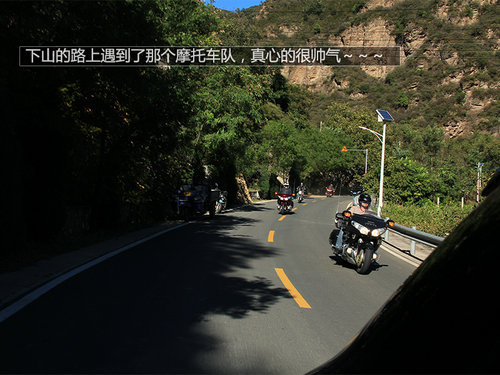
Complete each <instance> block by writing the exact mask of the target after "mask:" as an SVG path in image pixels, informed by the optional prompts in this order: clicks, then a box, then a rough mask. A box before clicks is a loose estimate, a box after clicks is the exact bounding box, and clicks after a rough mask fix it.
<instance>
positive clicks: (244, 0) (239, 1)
mask: <svg viewBox="0 0 500 375" xmlns="http://www.w3.org/2000/svg"><path fill="white" fill-rule="evenodd" d="M205 2H206V3H209V0H205ZM261 3H262V0H215V2H214V5H215V7H216V8H220V9H225V10H230V11H232V12H234V11H235V10H236V8H240V9H245V8H249V7H253V6H254V5H260V4H261Z"/></svg>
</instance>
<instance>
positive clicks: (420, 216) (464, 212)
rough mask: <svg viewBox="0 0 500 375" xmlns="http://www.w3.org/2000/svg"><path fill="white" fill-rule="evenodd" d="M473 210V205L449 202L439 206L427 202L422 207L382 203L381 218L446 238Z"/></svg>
mask: <svg viewBox="0 0 500 375" xmlns="http://www.w3.org/2000/svg"><path fill="white" fill-rule="evenodd" d="M474 208H475V205H473V204H466V205H465V206H464V208H463V209H462V207H461V204H460V203H457V202H450V203H444V204H440V205H439V207H438V205H437V204H436V203H433V202H427V203H425V204H423V205H415V204H405V205H398V204H394V203H390V202H386V203H384V207H383V212H382V217H390V218H391V219H392V220H394V221H395V222H396V223H398V224H401V225H404V226H406V227H412V226H415V227H416V228H417V229H418V230H420V231H423V232H426V233H431V234H434V235H436V236H440V237H446V236H447V235H448V234H449V233H451V231H452V230H453V229H455V227H456V226H457V225H458V224H459V223H460V222H461V221H462V220H463V219H464V218H465V217H467V216H468V215H469V214H470V213H471V212H472V210H473V209H474Z"/></svg>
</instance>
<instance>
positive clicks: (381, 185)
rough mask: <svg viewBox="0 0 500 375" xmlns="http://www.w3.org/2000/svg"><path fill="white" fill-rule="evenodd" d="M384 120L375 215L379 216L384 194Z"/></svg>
mask: <svg viewBox="0 0 500 375" xmlns="http://www.w3.org/2000/svg"><path fill="white" fill-rule="evenodd" d="M385 128H386V125H385V122H384V130H383V132H382V156H381V158H380V186H379V189H378V191H379V197H378V208H377V215H378V216H380V214H381V212H382V205H383V196H384V162H385Z"/></svg>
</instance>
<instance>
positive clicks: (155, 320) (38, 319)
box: [0, 206, 291, 373]
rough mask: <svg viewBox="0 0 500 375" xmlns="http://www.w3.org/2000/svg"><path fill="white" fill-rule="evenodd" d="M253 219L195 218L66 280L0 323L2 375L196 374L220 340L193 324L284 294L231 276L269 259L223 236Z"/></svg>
mask: <svg viewBox="0 0 500 375" xmlns="http://www.w3.org/2000/svg"><path fill="white" fill-rule="evenodd" d="M245 209H247V208H245ZM248 209H251V210H267V209H266V208H265V207H254V206H250V207H248ZM254 223H255V222H254V221H253V220H251V219H242V218H236V217H232V216H230V215H227V216H226V215H221V216H219V217H217V218H216V220H213V221H211V222H208V221H207V222H205V221H200V222H196V223H193V224H190V225H187V226H185V227H183V228H180V229H178V230H175V231H172V232H169V233H167V234H165V235H163V236H160V237H158V238H156V239H154V240H152V241H149V242H147V243H144V244H142V245H139V246H137V247H136V248H134V249H132V250H129V251H127V252H124V253H122V254H120V255H118V256H116V257H113V258H111V259H109V260H107V261H105V262H103V263H101V264H99V265H97V266H95V267H93V268H91V269H89V270H87V271H85V272H84V273H81V274H79V275H77V276H75V277H73V278H72V279H70V280H68V281H66V282H64V283H63V284H61V285H60V286H58V287H57V288H55V289H53V290H52V291H50V292H49V293H47V294H46V295H45V296H44V297H43V298H41V299H39V300H37V301H35V302H33V303H32V304H30V305H28V306H27V307H26V308H25V309H23V310H21V311H20V312H19V313H17V314H16V315H14V316H13V317H11V318H9V319H8V320H7V321H5V322H4V323H2V324H1V325H0V337H2V340H1V343H0V351H1V352H2V365H1V368H0V372H7V373H49V372H50V373H63V372H64V373H75V372H78V373H200V372H204V368H203V367H202V365H200V364H199V363H197V360H196V359H197V357H198V356H199V355H200V353H206V352H210V351H213V350H216V349H217V347H218V345H220V344H221V343H220V342H219V339H218V338H217V337H215V336H214V335H213V334H210V333H207V332H204V331H203V330H202V329H200V323H201V322H203V321H205V320H206V319H210V316H211V315H212V314H223V315H227V316H229V317H231V318H234V319H244V318H245V317H246V316H247V315H248V314H249V313H250V312H259V313H266V311H268V310H269V308H270V307H271V306H272V305H273V304H275V303H276V302H277V301H278V300H279V299H281V298H291V297H290V294H289V293H288V291H287V290H286V289H284V288H281V287H275V284H274V283H273V281H272V280H269V279H267V278H265V277H262V276H260V277H253V278H245V277H241V276H237V275H236V274H235V273H234V272H233V271H236V270H238V269H246V268H250V266H251V265H250V261H251V260H252V259H256V258H262V257H272V256H275V255H276V250H275V249H273V248H271V247H268V246H265V244H264V245H263V244H260V243H257V242H256V241H254V240H252V239H249V238H248V237H243V238H242V237H239V236H237V235H234V233H233V232H231V235H230V233H229V232H230V231H231V230H233V229H235V227H238V230H241V229H240V227H241V226H251V225H253V224H254ZM254 370H255V371H257V372H258V370H259V369H254Z"/></svg>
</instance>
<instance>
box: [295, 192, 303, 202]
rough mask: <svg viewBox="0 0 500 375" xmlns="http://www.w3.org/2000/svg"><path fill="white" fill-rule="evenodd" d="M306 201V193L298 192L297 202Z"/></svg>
mask: <svg viewBox="0 0 500 375" xmlns="http://www.w3.org/2000/svg"><path fill="white" fill-rule="evenodd" d="M303 200H304V191H303V190H299V191H298V192H297V202H299V203H301V202H302V201H303Z"/></svg>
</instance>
